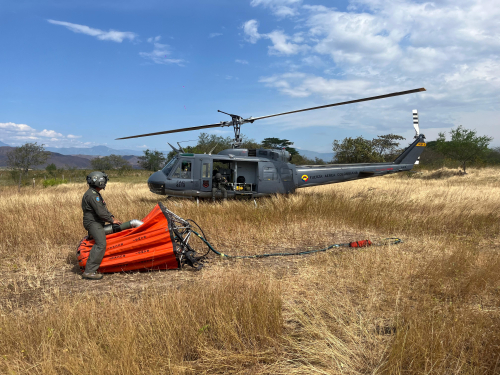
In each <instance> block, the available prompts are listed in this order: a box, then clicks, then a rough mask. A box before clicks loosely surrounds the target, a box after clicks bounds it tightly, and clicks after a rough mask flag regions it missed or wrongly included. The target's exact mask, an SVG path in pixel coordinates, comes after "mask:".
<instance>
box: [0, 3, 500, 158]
mask: <svg viewBox="0 0 500 375" xmlns="http://www.w3.org/2000/svg"><path fill="white" fill-rule="evenodd" d="M498 19H500V3H498V1H476V0H472V1H471V0H468V1H461V0H457V1H435V2H423V1H418V2H415V1H405V0H397V1H393V0H361V1H345V2H331V1H309V0H245V1H234V0H233V1H229V0H227V1H226V0H218V1H201V0H199V1H182V2H172V1H168V2H165V1H119V2H118V1H116V2H111V1H71V2H63V1H55V0H54V1H22V0H17V1H1V2H0V35H1V36H0V51H1V58H0V140H1V141H3V142H5V143H8V144H10V145H20V144H23V143H25V142H29V141H31V142H33V141H36V142H39V143H43V144H45V145H47V146H51V147H68V146H75V147H91V146H94V145H107V146H109V147H113V148H129V149H136V150H141V149H144V148H146V147H147V148H153V149H159V150H168V146H167V145H166V142H170V143H174V142H177V141H187V140H196V139H197V136H198V134H199V132H196V131H195V132H187V133H177V134H172V135H163V136H156V137H147V138H139V139H132V140H124V141H115V140H114V139H115V138H118V137H122V136H128V135H134V134H141V133H148V132H156V131H162V130H169V129H175V128H180V127H191V126H198V125H203V124H211V123H215V122H219V121H221V120H227V119H229V118H228V117H227V116H225V115H222V114H220V113H217V110H218V109H220V110H223V111H225V112H229V113H235V114H239V115H241V116H243V117H249V116H254V117H257V116H263V115H267V114H272V113H277V112H284V111H289V110H293V109H300V108H305V107H312V106H318V105H323V104H328V103H334V102H338V101H344V100H350V99H357V98H363V97H367V96H374V95H380V94H384V93H390V92H394V91H403V90H409V89H413V88H418V87H425V88H426V89H427V90H428V91H427V92H426V93H421V94H413V95H409V96H406V97H400V98H389V99H383V100H380V101H376V102H370V103H364V104H355V105H350V106H345V107H338V108H332V109H325V110H318V111H314V112H307V113H303V114H294V115H288V116H281V117H277V118H273V119H269V120H262V121H260V122H259V121H257V122H255V123H254V124H246V125H244V126H243V128H242V133H243V134H245V135H246V136H248V137H250V138H254V139H256V140H258V141H260V140H262V139H263V138H265V137H280V138H287V139H290V140H291V141H293V142H295V146H297V147H298V148H299V149H300V148H302V149H307V150H313V151H318V152H330V151H331V144H332V141H333V140H334V139H343V138H344V137H347V136H358V135H363V136H364V137H366V138H372V137H375V136H376V135H381V134H387V133H396V134H401V135H403V136H405V137H407V139H408V140H410V139H411V138H412V136H413V133H414V132H413V127H412V115H411V111H412V109H418V111H419V115H420V123H421V131H422V133H424V134H426V135H427V138H428V139H429V140H431V139H434V138H435V137H436V136H437V134H438V132H440V131H449V130H450V128H452V127H454V126H457V125H460V124H462V125H464V126H465V127H467V128H473V129H477V130H478V132H479V133H480V134H488V135H491V136H493V137H495V140H494V141H493V145H496V146H499V145H500V127H498V124H499V121H498V118H499V115H500V113H499V112H500V110H499V103H500V100H499V99H500V78H499V76H498V72H499V71H500V61H499V56H500V23H499V21H498ZM207 132H216V133H217V134H221V135H232V130H231V129H230V128H220V129H219V128H218V129H215V130H211V131H210V130H209V131H207ZM194 143H195V142H190V143H189V142H188V143H186V144H194Z"/></svg>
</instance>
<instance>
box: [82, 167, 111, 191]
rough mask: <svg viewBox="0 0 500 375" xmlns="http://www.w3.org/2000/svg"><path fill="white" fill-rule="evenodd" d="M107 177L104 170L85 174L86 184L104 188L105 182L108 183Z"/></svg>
mask: <svg viewBox="0 0 500 375" xmlns="http://www.w3.org/2000/svg"><path fill="white" fill-rule="evenodd" d="M108 180H109V177H108V175H107V174H106V173H104V172H99V171H95V172H91V173H89V175H88V176H87V184H89V186H90V187H95V188H96V187H97V188H101V189H104V188H105V187H106V184H107V183H108Z"/></svg>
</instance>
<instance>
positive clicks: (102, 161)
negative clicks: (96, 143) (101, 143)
mask: <svg viewBox="0 0 500 375" xmlns="http://www.w3.org/2000/svg"><path fill="white" fill-rule="evenodd" d="M90 165H91V166H92V169H96V170H99V171H105V170H110V169H118V170H121V171H124V170H129V169H132V166H131V165H130V163H129V162H128V161H127V160H125V159H124V158H123V157H121V156H119V155H115V154H111V155H109V156H103V157H102V158H94V159H92V160H91V161H90Z"/></svg>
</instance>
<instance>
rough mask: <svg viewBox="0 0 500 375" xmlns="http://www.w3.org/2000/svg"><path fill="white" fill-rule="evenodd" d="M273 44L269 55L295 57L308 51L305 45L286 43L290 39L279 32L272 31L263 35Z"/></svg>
mask: <svg viewBox="0 0 500 375" xmlns="http://www.w3.org/2000/svg"><path fill="white" fill-rule="evenodd" d="M265 37H266V38H268V39H270V40H271V42H272V43H273V45H272V46H270V47H268V48H269V54H270V55H295V54H297V53H299V52H301V51H302V52H304V51H307V50H308V49H309V46H307V45H299V44H294V43H290V42H288V40H290V39H291V37H290V36H288V35H286V34H285V33H284V32H283V31H281V30H274V31H272V32H270V33H269V34H266V35H265Z"/></svg>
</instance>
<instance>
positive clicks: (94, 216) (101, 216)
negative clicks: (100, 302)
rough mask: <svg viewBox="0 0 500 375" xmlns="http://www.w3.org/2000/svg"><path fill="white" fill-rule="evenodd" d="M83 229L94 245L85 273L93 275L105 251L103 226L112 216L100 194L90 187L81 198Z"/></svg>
mask: <svg viewBox="0 0 500 375" xmlns="http://www.w3.org/2000/svg"><path fill="white" fill-rule="evenodd" d="M82 210H83V227H84V228H85V229H86V230H87V231H88V232H89V235H90V236H92V237H93V238H94V241H95V244H94V246H92V249H91V250H90V255H89V258H88V259H87V265H86V266H85V272H86V273H94V272H96V271H97V269H98V268H99V266H100V265H101V262H102V258H103V257H104V252H105V251H106V234H105V233H104V224H105V223H106V222H109V223H111V222H112V221H113V217H114V216H113V215H112V214H111V213H110V212H109V211H108V208H107V207H106V202H104V199H102V196H101V194H99V192H98V191H97V190H95V189H94V188H92V187H90V188H89V189H88V190H87V191H86V192H85V194H84V195H83V198H82Z"/></svg>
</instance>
